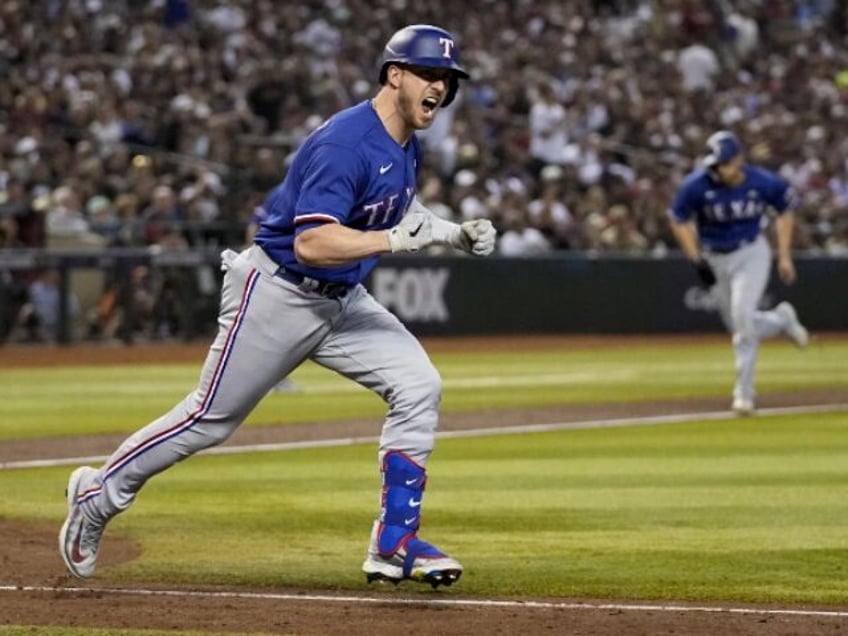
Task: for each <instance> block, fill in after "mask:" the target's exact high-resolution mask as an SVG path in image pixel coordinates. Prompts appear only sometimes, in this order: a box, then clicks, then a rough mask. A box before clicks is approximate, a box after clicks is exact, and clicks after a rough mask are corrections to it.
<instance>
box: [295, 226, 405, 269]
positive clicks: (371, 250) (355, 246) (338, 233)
mask: <svg viewBox="0 0 848 636" xmlns="http://www.w3.org/2000/svg"><path fill="white" fill-rule="evenodd" d="M388 251H390V247H389V239H388V236H387V233H386V231H384V230H381V231H375V232H362V231H360V230H355V229H353V228H349V227H345V226H344V225H339V224H336V223H325V224H324V225H321V226H319V227H315V228H312V229H309V230H306V231H305V232H302V233H300V234H298V235H297V238H295V241H294V253H295V256H296V257H297V260H298V262H299V263H303V264H304V265H307V266H309V267H334V266H337V265H344V264H345V263H349V262H351V261H357V260H360V259H363V258H367V257H369V256H373V255H374V254H381V253H383V252H388Z"/></svg>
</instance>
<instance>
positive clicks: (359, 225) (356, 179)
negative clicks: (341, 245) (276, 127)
mask: <svg viewBox="0 0 848 636" xmlns="http://www.w3.org/2000/svg"><path fill="white" fill-rule="evenodd" d="M420 158H421V146H420V145H419V142H418V139H417V138H416V137H415V136H413V137H412V138H411V139H410V141H409V142H408V143H407V144H406V145H405V146H401V145H399V144H398V143H397V142H396V141H395V140H394V139H393V138H392V137H391V136H390V135H389V133H388V132H387V131H386V129H385V127H384V126H383V123H382V122H381V121H380V118H379V117H378V116H377V113H376V112H375V111H374V109H373V108H372V106H371V103H370V101H364V102H362V103H360V104H357V105H356V106H353V107H351V108H348V109H346V110H343V111H341V112H339V113H337V114H336V115H335V116H333V117H332V118H330V119H329V120H328V121H327V122H325V123H324V124H323V125H322V126H320V127H319V128H317V129H316V130H315V131H314V132H313V133H312V134H311V135H310V136H309V137H308V138H307V140H306V141H305V142H304V144H303V145H302V146H301V147H300V149H299V150H298V151H297V153H296V155H295V157H294V160H293V161H292V164H291V167H290V168H289V172H288V174H287V175H286V178H285V180H284V181H283V182H282V183H281V184H280V185H278V186H277V187H276V188H275V189H274V190H272V191H271V193H270V194H269V195H268V197H267V198H266V200H265V203H264V207H265V209H266V210H267V211H268V218H267V219H266V220H265V221H264V222H263V223H262V225H261V227H260V229H259V231H258V232H257V234H256V238H255V241H256V243H257V244H258V245H259V246H260V247H262V249H263V250H265V252H267V253H268V254H269V255H270V256H271V258H273V259H274V261H275V262H276V263H279V264H280V265H282V266H283V267H285V268H286V269H287V270H290V271H293V272H297V273H300V274H303V275H305V276H311V277H314V278H318V279H321V280H326V281H331V282H336V283H342V284H344V285H348V286H350V285H355V284H356V283H360V282H362V280H363V279H364V278H365V277H366V276H368V274H369V273H370V272H371V270H372V269H373V268H374V266H375V265H376V264H377V261H378V258H379V257H378V256H376V255H374V256H370V257H367V258H364V259H362V260H360V261H355V262H352V263H347V264H345V265H343V266H339V267H333V268H321V269H317V268H310V267H307V266H305V265H303V264H302V263H299V262H298V261H297V259H296V258H295V255H294V239H295V236H296V235H297V234H298V233H300V232H304V231H306V230H308V229H310V228H313V227H316V226H318V225H320V224H322V223H340V224H342V225H345V226H347V227H351V228H354V229H357V230H363V231H366V230H383V229H388V228H391V227H394V226H395V225H397V223H398V222H399V221H400V219H401V218H402V216H403V214H404V213H405V212H406V210H407V209H408V208H409V206H410V204H411V203H412V200H413V198H414V197H415V191H416V183H417V178H418V174H417V173H418V165H419V163H420Z"/></svg>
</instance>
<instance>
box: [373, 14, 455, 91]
mask: <svg viewBox="0 0 848 636" xmlns="http://www.w3.org/2000/svg"><path fill="white" fill-rule="evenodd" d="M390 64H408V65H410V66H424V67H427V68H447V69H451V70H452V71H453V73H452V74H451V77H450V81H449V82H448V91H447V94H446V95H445V100H444V101H443V102H442V106H447V105H448V104H450V103H451V102H452V101H453V98H454V97H456V92H457V90H459V78H462V79H468V78H469V75H468V73H467V72H466V71H465V69H464V68H462V67H461V66H460V65H459V47H457V45H456V40H454V37H453V36H452V35H451V34H450V33H448V32H447V31H445V30H444V29H440V28H439V27H436V26H432V25H430V24H413V25H410V26H407V27H404V28H403V29H401V30H400V31H398V32H397V33H395V34H394V35H393V36H392V37H391V39H390V40H389V41H388V42H387V43H386V48H385V49H383V57H382V61H381V63H380V84H385V83H386V76H387V69H388V67H389V65H390Z"/></svg>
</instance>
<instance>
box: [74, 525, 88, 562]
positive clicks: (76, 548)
mask: <svg viewBox="0 0 848 636" xmlns="http://www.w3.org/2000/svg"><path fill="white" fill-rule="evenodd" d="M80 539H82V524H80V527H79V532H77V536H76V537H75V538H74V541H73V543H72V544H71V561H73V562H74V563H82V562H83V561H85V556H84V555H83V553H82V552H80Z"/></svg>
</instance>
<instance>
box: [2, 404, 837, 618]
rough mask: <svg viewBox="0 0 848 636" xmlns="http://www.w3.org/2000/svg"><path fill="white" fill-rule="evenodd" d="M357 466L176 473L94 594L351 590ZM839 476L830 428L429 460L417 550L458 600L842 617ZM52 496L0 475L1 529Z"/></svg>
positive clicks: (360, 498)
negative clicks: (731, 603)
mask: <svg viewBox="0 0 848 636" xmlns="http://www.w3.org/2000/svg"><path fill="white" fill-rule="evenodd" d="M374 450H375V449H374V447H373V446H370V445H369V446H351V447H345V448H334V449H329V448H321V449H310V450H298V451H294V452H288V453H284V454H281V453H264V454H256V455H230V456H219V457H209V456H206V457H197V458H194V459H193V460H192V461H190V462H186V463H183V464H179V465H178V466H175V467H174V469H173V470H171V471H168V472H167V473H165V474H163V475H161V476H158V477H156V478H155V479H153V480H151V482H150V483H149V484H148V485H147V487H146V488H145V491H144V493H143V495H142V497H140V498H139V502H138V503H137V504H136V505H135V506H134V507H133V509H132V510H130V511H129V512H128V513H127V514H126V515H121V516H119V517H118V518H116V519H115V520H114V522H113V524H112V525H111V526H110V529H109V533H108V534H107V540H108V537H109V536H110V535H123V536H126V537H128V538H130V539H133V540H136V541H140V542H142V543H143V545H144V552H143V554H142V556H141V557H140V558H139V559H137V560H136V561H133V562H131V563H128V564H125V565H122V566H118V567H112V568H104V569H103V570H102V571H101V572H100V573H99V574H98V576H99V578H100V579H101V580H103V581H104V582H106V583H107V584H108V583H109V582H110V581H111V582H115V583H121V584H132V582H133V581H137V580H145V581H159V582H166V583H170V584H171V585H177V584H180V583H186V584H201V583H203V584H212V585H214V584H221V585H250V586H261V587H266V586H293V585H296V586H304V585H308V586H313V587H314V588H315V589H327V590H330V589H332V590H336V589H342V590H344V589H350V590H361V589H363V579H362V575H361V572H360V571H359V568H360V566H361V562H362V557H363V555H364V550H365V544H366V543H367V535H368V529H369V528H370V524H371V521H372V520H373V517H374V514H375V513H376V508H377V504H376V501H375V494H376V493H377V492H378V490H379V474H378V471H377V468H376V461H375V453H374ZM845 465H848V436H846V435H845V414H844V413H832V414H829V413H819V414H816V415H814V416H803V415H799V414H794V415H791V416H776V417H768V418H754V419H745V420H739V419H736V420H720V421H710V422H693V423H691V424H689V425H687V426H679V425H673V424H659V425H656V426H645V427H633V428H607V429H593V430H574V431H559V432H548V433H536V434H532V435H512V436H492V437H478V438H469V439H453V440H441V441H440V442H439V444H438V445H437V452H436V454H435V455H434V456H433V459H432V460H431V462H430V465H429V468H430V471H429V472H430V478H429V481H428V490H427V493H426V497H425V499H426V501H425V506H426V511H425V515H426V516H425V522H424V525H423V528H422V537H423V538H424V539H426V540H428V541H433V542H434V543H435V544H436V545H439V546H440V547H442V548H444V549H446V550H448V551H449V552H450V553H453V554H455V555H456V556H458V557H459V558H460V559H461V560H462V561H463V562H464V564H465V565H466V568H467V569H466V573H465V576H464V577H463V580H462V588H461V591H462V593H463V594H468V595H471V596H491V595H499V596H504V595H510V596H511V595H531V596H546V597H575V596H577V597H584V598H586V597H590V598H653V599H686V600H691V601H705V600H710V601H721V600H726V599H735V600H738V601H750V602H762V601H770V602H796V603H802V602H808V603H813V602H815V603H828V604H841V605H842V606H843V607H844V604H845V600H846V599H848V577H845V576H844V564H845V563H846V562H848V537H847V536H846V535H845V532H844V521H845V518H844V505H843V504H842V502H844V501H845V500H846V498H848V478H846V476H845V471H844V467H845ZM66 479H67V470H66V469H61V470H60V469H39V470H33V471H25V472H24V471H16V472H8V471H7V472H4V473H0V515H13V516H26V517H31V518H34V519H41V520H43V521H44V522H45V523H48V522H49V523H50V525H51V527H52V526H54V525H56V526H57V527H58V525H57V524H58V523H60V522H61V519H62V518H63V517H64V514H65V510H64V501H63V500H62V498H61V496H60V493H61V490H62V488H63V487H64V482H65V480H66ZM236 502H237V503H236ZM246 537H248V538H249V540H246Z"/></svg>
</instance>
